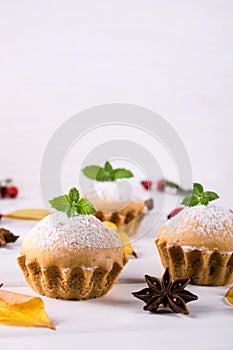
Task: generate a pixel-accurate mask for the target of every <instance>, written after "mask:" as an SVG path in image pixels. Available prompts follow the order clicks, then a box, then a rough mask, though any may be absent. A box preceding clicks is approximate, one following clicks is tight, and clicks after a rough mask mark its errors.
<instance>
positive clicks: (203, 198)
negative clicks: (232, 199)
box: [181, 183, 219, 207]
mask: <svg viewBox="0 0 233 350" xmlns="http://www.w3.org/2000/svg"><path fill="white" fill-rule="evenodd" d="M218 198H219V195H218V194H217V193H215V192H211V191H204V188H203V186H202V185H201V184H199V183H194V184H193V194H192V195H191V196H187V197H185V198H184V199H183V201H182V203H181V204H183V205H185V206H186V207H195V206H196V205H198V204H203V205H206V206H207V205H208V204H209V202H210V201H214V200H215V199H218Z"/></svg>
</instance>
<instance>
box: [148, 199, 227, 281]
mask: <svg viewBox="0 0 233 350" xmlns="http://www.w3.org/2000/svg"><path fill="white" fill-rule="evenodd" d="M155 242H156V245H157V248H158V251H159V254H160V257H161V260H162V264H163V266H164V267H169V270H170V272H171V274H172V277H173V278H181V277H182V278H183V277H189V278H190V281H191V283H193V284H197V285H208V286H221V285H225V284H229V283H233V214H232V212H231V211H230V210H227V209H224V208H222V207H219V206H215V205H210V206H203V205H198V206H195V207H185V208H184V209H183V210H182V211H181V212H180V213H179V214H177V215H176V216H175V217H173V218H172V219H170V220H169V221H168V222H167V223H166V224H165V225H164V226H162V228H161V230H160V232H159V234H158V238H157V239H156V241H155Z"/></svg>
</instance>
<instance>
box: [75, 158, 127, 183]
mask: <svg viewBox="0 0 233 350" xmlns="http://www.w3.org/2000/svg"><path fill="white" fill-rule="evenodd" d="M82 172H83V174H84V175H85V176H87V177H88V178H89V179H92V180H96V181H102V182H103V181H115V180H117V179H123V178H130V177H133V173H132V172H131V171H130V170H127V169H123V168H118V169H113V167H112V165H111V164H110V162H108V161H107V162H105V164H104V167H100V166H97V165H91V166H88V167H86V168H84V169H82Z"/></svg>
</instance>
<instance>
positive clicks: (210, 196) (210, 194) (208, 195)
mask: <svg viewBox="0 0 233 350" xmlns="http://www.w3.org/2000/svg"><path fill="white" fill-rule="evenodd" d="M203 196H204V198H206V199H208V201H209V202H210V201H214V200H215V199H218V198H219V195H218V194H217V193H215V192H210V191H206V192H204V193H203Z"/></svg>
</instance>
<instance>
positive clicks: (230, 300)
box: [225, 287, 233, 305]
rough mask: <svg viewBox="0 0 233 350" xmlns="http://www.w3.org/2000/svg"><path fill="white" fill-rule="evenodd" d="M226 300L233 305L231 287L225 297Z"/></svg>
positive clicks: (232, 289)
mask: <svg viewBox="0 0 233 350" xmlns="http://www.w3.org/2000/svg"><path fill="white" fill-rule="evenodd" d="M225 299H226V301H227V302H228V303H230V304H231V305H233V287H231V288H230V289H229V290H228V292H227V293H226V295H225Z"/></svg>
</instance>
